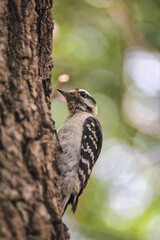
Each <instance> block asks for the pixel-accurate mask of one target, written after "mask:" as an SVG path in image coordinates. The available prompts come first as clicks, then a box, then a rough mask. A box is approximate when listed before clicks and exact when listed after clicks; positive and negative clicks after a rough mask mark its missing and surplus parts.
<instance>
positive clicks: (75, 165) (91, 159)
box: [56, 89, 102, 213]
mask: <svg viewBox="0 0 160 240" xmlns="http://www.w3.org/2000/svg"><path fill="white" fill-rule="evenodd" d="M58 91H59V92H60V93H61V94H62V95H63V96H64V97H65V99H66V101H67V106H68V110H69V116H68V118H67V120H66V122H65V123H64V125H63V126H62V127H61V128H60V129H59V130H58V138H59V141H60V146H61V149H59V150H57V154H56V160H57V167H58V170H59V174H60V180H59V182H60V186H61V190H62V197H63V200H62V211H63V213H64V211H65V209H66V207H67V206H68V204H71V205H72V211H73V212H75V211H76V208H77V204H78V198H79V196H80V195H81V193H82V192H83V190H84V188H85V187H86V185H87V182H88V179H89V177H90V174H91V172H92V168H93V166H94V164H95V162H96V160H97V158H98V156H99V153H100V151H101V146H102V129H101V125H100V123H99V121H98V120H96V119H95V118H94V116H95V115H96V114H97V105H96V101H95V100H94V99H93V97H92V96H91V95H90V94H89V93H88V92H87V91H85V90H83V89H75V90H71V91H68V92H65V91H62V90H58Z"/></svg>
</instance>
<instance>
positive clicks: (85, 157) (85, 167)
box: [72, 117, 102, 212]
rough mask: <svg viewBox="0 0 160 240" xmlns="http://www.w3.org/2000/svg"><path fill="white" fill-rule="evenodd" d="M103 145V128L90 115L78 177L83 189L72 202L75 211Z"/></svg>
mask: <svg viewBox="0 0 160 240" xmlns="http://www.w3.org/2000/svg"><path fill="white" fill-rule="evenodd" d="M101 147H102V129H101V125H100V123H99V121H98V120H96V119H95V118H93V117H88V118H87V119H86V120H85V122H84V125H83V134H82V143H81V152H80V159H79V169H78V177H79V180H80V184H81V190H80V192H79V195H78V196H77V198H76V201H75V202H74V203H72V210H73V212H75V210H76V207H77V204H78V197H79V196H80V195H81V193H82V192H83V190H84V188H85V187H86V185H87V182H88V180H89V177H90V175H91V172H92V169H93V166H94V164H95V162H96V161H97V158H98V156H99V154H100V151H101Z"/></svg>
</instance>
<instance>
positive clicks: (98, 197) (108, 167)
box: [51, 0, 160, 240]
mask: <svg viewBox="0 0 160 240" xmlns="http://www.w3.org/2000/svg"><path fill="white" fill-rule="evenodd" d="M52 12H53V16H54V20H55V29H54V41H53V53H52V58H53V62H54V68H53V71H52V83H53V91H55V90H56V88H57V87H59V88H62V89H73V88H84V89H86V90H87V91H89V92H90V94H92V95H93V96H94V98H95V99H96V101H97V104H98V115H97V118H98V119H99V121H100V122H101V125H102V128H103V135H104V144H103V149H102V153H101V155H100V158H99V160H98V162H97V163H96V165H95V167H94V171H93V174H92V177H91V179H90V181H89V183H88V185H87V188H86V189H85V191H84V193H83V195H82V196H81V197H80V200H79V205H78V210H77V212H76V214H75V215H73V214H71V213H70V209H68V210H67V212H66V214H65V216H64V222H65V223H66V225H67V226H68V227H69V229H70V231H71V239H72V240H105V239H106V240H132V239H133V240H159V239H160V147H159V144H160V60H159V59H160V55H159V50H160V29H159V26H160V1H159V0H154V1H153V0H134V1H133V0H128V1H127V0H126V1H122V0H82V1H73V0H61V1H60V0H55V1H54V6H53V10H52ZM63 74H67V76H69V81H68V82H66V83H60V82H59V79H60V77H61V75H63ZM54 96H55V97H54V98H53V102H52V108H51V113H52V117H53V119H54V120H55V121H56V127H57V128H59V127H60V126H61V125H62V124H63V121H64V119H65V118H66V116H67V108H66V105H65V103H64V102H63V101H61V99H59V95H56V94H55V95H54Z"/></svg>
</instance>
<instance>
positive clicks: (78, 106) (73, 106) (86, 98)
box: [57, 89, 97, 116]
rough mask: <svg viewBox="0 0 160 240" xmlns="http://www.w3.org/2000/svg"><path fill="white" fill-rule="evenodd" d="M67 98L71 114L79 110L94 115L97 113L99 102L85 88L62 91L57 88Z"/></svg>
mask: <svg viewBox="0 0 160 240" xmlns="http://www.w3.org/2000/svg"><path fill="white" fill-rule="evenodd" d="M57 90H58V91H59V92H60V93H61V94H62V95H63V96H64V97H65V99H66V101H67V106H68V110H69V114H70V115H74V114H75V113H77V112H81V111H83V112H88V113H91V114H92V115H93V116H95V115H96V114H97V104H96V101H95V100H94V98H93V97H92V96H91V95H90V94H89V93H88V92H87V91H86V90H84V89H74V90H70V91H62V90H60V89H57Z"/></svg>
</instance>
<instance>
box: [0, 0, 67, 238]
mask: <svg viewBox="0 0 160 240" xmlns="http://www.w3.org/2000/svg"><path fill="white" fill-rule="evenodd" d="M52 1H53V0H8V1H7V0H0V239H4V240H12V239H15V240H30V239H32V240H41V239H45V240H49V239H55V240H56V239H57V240H59V239H69V234H68V232H67V228H66V227H65V225H64V224H63V223H62V220H61V193H60V189H59V187H58V183H57V178H58V176H57V174H56V169H55V167H54V151H55V149H56V144H57V143H56V138H55V135H54V126H53V124H52V121H51V116H50V112H49V110H50V94H51V90H52V86H51V73H50V72H51V69H52V67H53V64H52V60H51V57H50V54H51V51H52V32H53V19H52V15H51V12H50V8H51V7H52Z"/></svg>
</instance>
